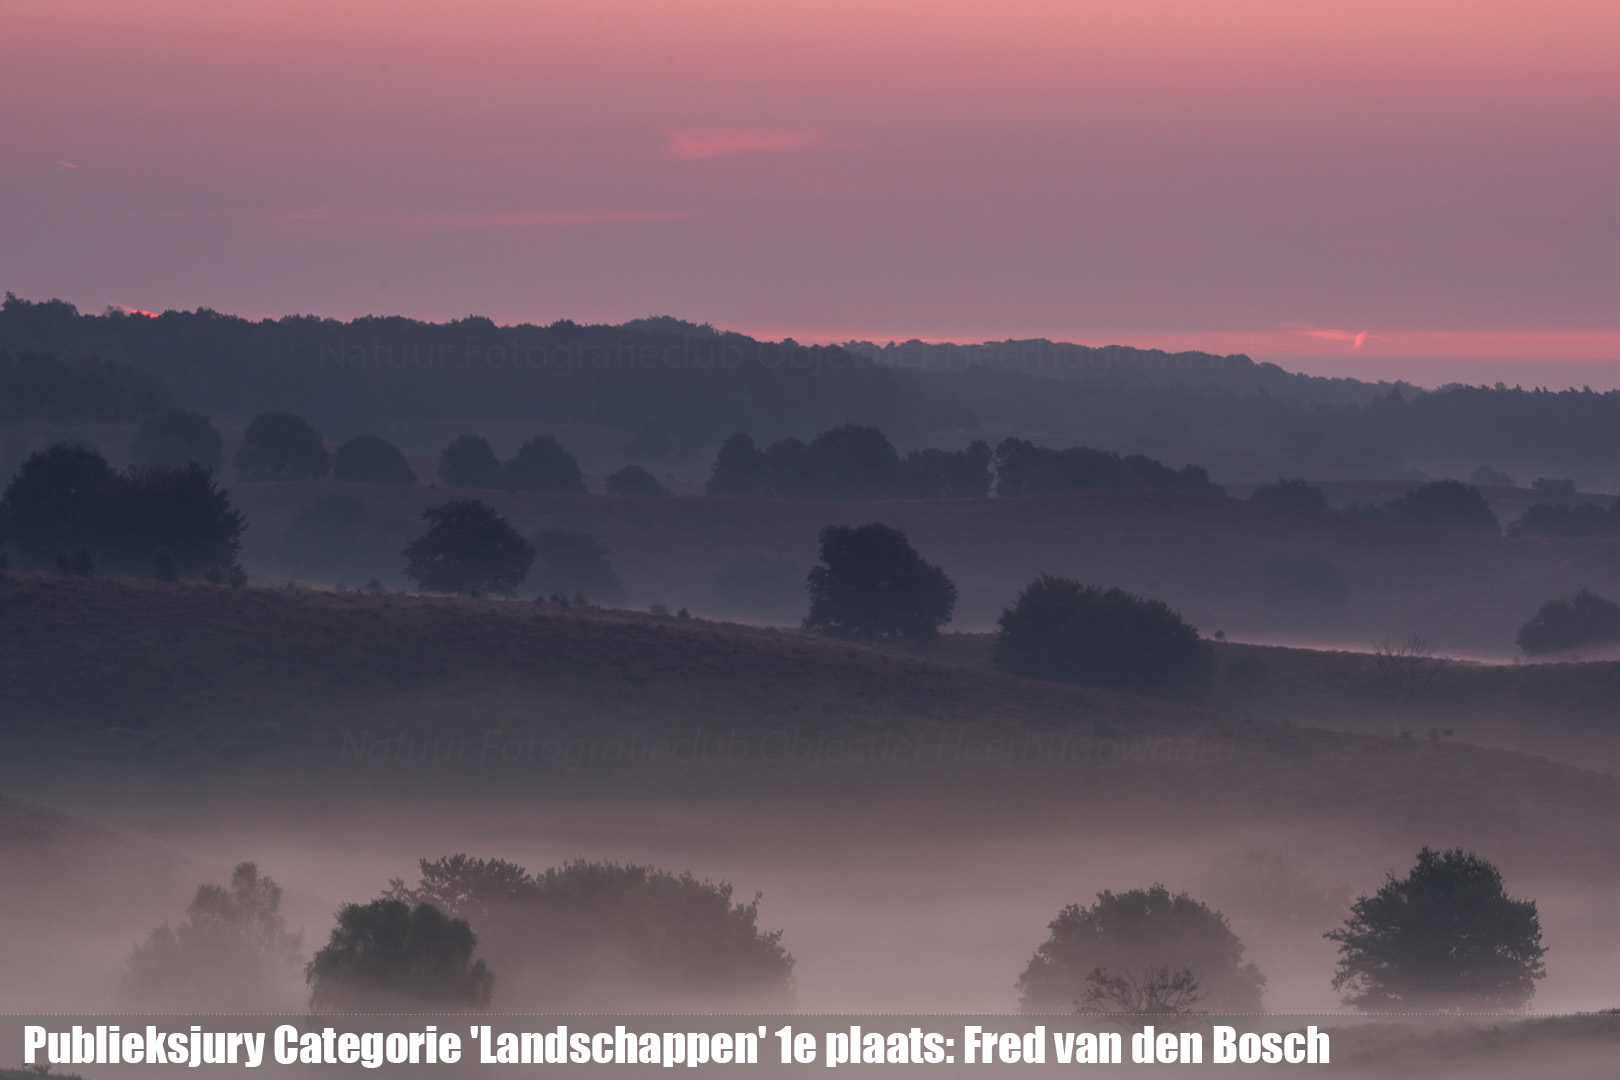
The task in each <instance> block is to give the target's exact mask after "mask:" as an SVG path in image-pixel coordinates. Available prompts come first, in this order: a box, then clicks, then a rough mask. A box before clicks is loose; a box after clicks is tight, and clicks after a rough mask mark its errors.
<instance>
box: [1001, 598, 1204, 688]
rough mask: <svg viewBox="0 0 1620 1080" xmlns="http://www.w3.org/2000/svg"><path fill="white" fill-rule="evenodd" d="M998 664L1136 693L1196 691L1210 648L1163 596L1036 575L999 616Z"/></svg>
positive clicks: (1015, 671)
mask: <svg viewBox="0 0 1620 1080" xmlns="http://www.w3.org/2000/svg"><path fill="white" fill-rule="evenodd" d="M997 626H998V627H999V630H998V631H997V633H996V643H995V651H994V653H993V654H992V658H993V661H994V663H995V665H996V667H997V668H999V669H1000V670H1002V671H1006V672H1010V673H1012V674H1014V675H1027V676H1029V677H1031V678H1036V679H1051V680H1054V681H1057V682H1081V683H1090V684H1093V685H1096V686H1106V687H1110V688H1112V689H1116V690H1126V691H1132V692H1137V693H1161V692H1173V691H1182V690H1194V689H1198V688H1200V687H1202V686H1203V685H1204V683H1205V682H1206V681H1207V679H1208V676H1209V670H1210V657H1209V650H1208V648H1207V647H1206V645H1205V644H1204V642H1203V641H1201V640H1200V639H1199V637H1198V631H1197V630H1196V629H1194V628H1193V627H1191V626H1189V625H1188V624H1187V623H1186V622H1185V621H1184V620H1183V619H1182V618H1181V616H1180V615H1177V614H1176V613H1175V612H1174V611H1173V610H1171V609H1170V607H1169V606H1168V605H1166V604H1165V603H1164V602H1163V601H1160V600H1145V599H1143V598H1141V597H1139V596H1133V595H1131V594H1130V593H1128V592H1126V591H1124V590H1123V589H1103V588H1100V587H1098V586H1095V585H1082V584H1080V583H1079V582H1078V581H1075V580H1074V579H1073V578H1066V577H1059V576H1057V575H1054V574H1041V575H1040V576H1038V577H1037V578H1036V579H1035V580H1034V581H1032V582H1030V583H1029V584H1028V585H1026V586H1024V588H1023V590H1022V591H1021V592H1019V594H1018V598H1017V600H1015V601H1014V603H1013V606H1012V607H1010V608H1008V609H1006V610H1005V611H1003V612H1002V613H1001V618H1000V619H999V620H997Z"/></svg>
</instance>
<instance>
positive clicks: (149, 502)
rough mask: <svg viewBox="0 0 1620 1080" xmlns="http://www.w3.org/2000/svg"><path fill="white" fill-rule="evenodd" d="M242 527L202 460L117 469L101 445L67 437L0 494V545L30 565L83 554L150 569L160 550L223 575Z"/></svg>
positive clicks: (193, 570)
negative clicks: (88, 445) (94, 446)
mask: <svg viewBox="0 0 1620 1080" xmlns="http://www.w3.org/2000/svg"><path fill="white" fill-rule="evenodd" d="M244 528H246V522H245V520H244V519H243V517H242V514H241V513H240V512H239V511H237V510H236V509H234V508H233V507H232V506H231V502H230V498H229V497H228V496H227V495H226V493H225V492H224V491H223V490H221V489H220V488H219V487H218V486H217V485H216V484H215V483H214V479H213V476H212V474H211V473H210V472H209V471H208V470H207V469H206V468H204V467H203V466H201V465H198V464H195V463H193V464H191V465H187V466H186V467H184V468H171V467H168V466H154V467H152V468H138V467H131V468H130V469H129V471H128V472H125V473H115V472H113V470H112V469H111V467H110V466H108V464H107V461H106V459H105V458H103V457H102V456H101V455H100V454H99V453H98V452H96V451H94V450H88V449H85V448H83V447H75V446H68V445H65V444H58V445H56V446H53V447H50V448H49V449H46V450H42V451H40V452H39V453H36V454H34V455H33V456H32V457H30V458H29V459H28V460H27V461H26V462H24V463H23V467H22V468H21V469H20V470H19V471H18V473H17V476H16V477H15V478H14V479H13V480H12V482H11V484H10V485H8V486H7V488H6V492H5V495H4V496H3V497H0V543H4V544H6V545H8V546H10V547H12V548H13V549H14V550H15V551H16V552H17V553H18V555H19V557H20V558H21V559H22V561H23V562H24V563H25V564H28V565H32V566H50V565H52V564H53V563H55V562H57V561H58V560H59V557H69V558H70V559H71V558H76V557H77V555H76V553H81V552H82V553H83V561H85V562H86V564H87V565H88V564H92V563H93V564H99V565H101V566H102V567H104V568H106V569H109V570H114V571H119V572H123V573H131V574H141V575H146V574H149V573H151V572H152V571H153V569H154V561H155V559H156V556H157V552H158V551H159V550H160V549H162V550H164V551H165V552H167V554H168V556H169V559H170V560H171V561H172V563H173V566H174V568H175V570H176V572H177V573H178V574H179V575H180V576H187V577H190V576H196V575H201V574H205V573H207V572H209V571H219V572H221V573H227V572H230V571H233V570H234V569H235V568H236V559H237V553H238V551H239V550H240V547H241V535H242V531H243V529H244Z"/></svg>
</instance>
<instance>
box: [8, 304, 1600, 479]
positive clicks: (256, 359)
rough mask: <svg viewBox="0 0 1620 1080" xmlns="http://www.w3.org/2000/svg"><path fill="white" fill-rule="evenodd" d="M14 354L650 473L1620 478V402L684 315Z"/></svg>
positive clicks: (180, 331) (36, 329)
mask: <svg viewBox="0 0 1620 1080" xmlns="http://www.w3.org/2000/svg"><path fill="white" fill-rule="evenodd" d="M0 352H7V353H10V354H11V355H12V356H20V355H21V354H22V353H24V352H29V353H33V354H36V355H40V356H43V355H55V356H64V357H88V356H91V355H99V356H100V357H102V358H103V359H104V360H106V361H107V362H109V363H111V364H114V365H120V366H123V367H126V368H129V369H131V370H132V372H134V373H140V374H141V375H143V376H145V377H150V378H155V379H157V380H160V382H159V383H158V384H156V385H166V386H167V387H168V388H169V392H170V393H171V394H172V396H173V397H174V398H175V400H176V401H177V402H178V403H179V404H181V405H183V406H185V407H187V408H192V409H197V410H200V411H204V412H211V413H214V414H217V415H222V416H228V417H233V418H246V417H248V416H250V415H252V414H253V413H254V412H255V411H256V410H257V409H259V408H260V403H262V402H266V401H275V402H278V403H282V404H283V405H284V406H285V407H286V408H289V409H291V410H293V411H296V412H298V413H299V414H300V415H303V416H306V417H309V418H311V419H312V420H313V421H314V422H315V423H316V424H317V425H321V426H325V427H328V428H337V429H345V430H356V429H367V428H370V429H376V428H379V427H383V426H385V425H388V424H390V423H395V422H400V421H408V422H424V421H445V420H450V419H465V420H469V421H478V420H491V421H505V420H519V419H521V420H530V421H534V422H537V423H542V424H580V425H589V426H596V427H607V428H616V429H620V430H624V431H628V432H630V433H632V435H633V436H634V438H635V440H636V441H635V443H634V444H633V449H632V455H633V456H636V457H640V458H643V459H645V460H662V458H663V456H665V455H669V456H684V455H686V454H689V453H690V452H692V451H693V450H695V449H697V448H699V447H702V446H711V445H714V444H715V443H716V442H718V441H719V440H721V439H723V438H725V437H726V436H727V435H729V434H731V433H733V432H736V431H751V432H753V433H755V435H756V437H759V438H761V439H762V440H768V441H775V440H777V439H780V438H783V437H787V436H795V435H796V436H799V437H803V436H804V435H805V434H806V433H809V432H814V431H824V430H826V429H827V428H829V427H832V426H834V425H837V424H839V423H843V422H854V423H857V424H862V425H871V426H877V427H881V428H883V429H884V430H885V431H889V432H891V433H893V434H894V435H896V436H897V437H899V438H900V439H902V440H903V441H905V442H908V443H914V442H916V441H918V440H920V439H922V438H924V437H926V434H927V433H928V432H929V431H939V430H945V429H954V430H964V431H971V430H973V429H975V428H981V429H982V428H1002V429H1010V430H1023V431H1040V432H1045V433H1047V434H1048V435H1050V436H1053V437H1065V438H1068V437H1084V438H1088V439H1092V440H1096V441H1102V442H1108V443H1130V442H1132V441H1142V442H1143V445H1144V447H1145V448H1146V447H1148V446H1149V444H1159V445H1165V446H1182V447H1201V448H1208V449H1217V450H1226V451H1244V452H1252V453H1261V454H1267V455H1272V456H1286V457H1291V458H1295V459H1298V460H1304V461H1311V462H1323V463H1342V464H1353V465H1364V466H1380V467H1392V466H1395V465H1398V464H1401V463H1403V462H1406V463H1410V462H1421V461H1430V460H1443V459H1452V460H1455V459H1457V458H1459V457H1463V458H1473V459H1475V460H1499V461H1500V460H1509V461H1518V462H1522V463H1525V464H1526V465H1535V466H1537V467H1541V468H1546V469H1555V470H1557V471H1559V472H1561V473H1565V474H1571V475H1574V474H1599V475H1615V474H1616V473H1617V471H1620V391H1609V392H1605V393H1596V392H1593V391H1591V390H1589V389H1584V388H1583V389H1568V390H1559V391H1549V390H1545V389H1538V388H1530V389H1526V388H1522V387H1509V386H1506V385H1502V384H1498V385H1496V386H1491V387H1485V386H1449V387H1444V388H1441V389H1438V390H1433V391H1419V390H1417V389H1415V388H1412V387H1406V386H1399V385H1395V386H1387V387H1386V386H1379V385H1375V384H1369V383H1357V382H1355V381H1354V380H1342V381H1341V380H1335V381H1334V382H1333V383H1332V385H1330V386H1317V385H1316V384H1315V383H1314V382H1311V381H1310V380H1303V377H1297V376H1296V377H1292V378H1280V380H1279V378H1264V379H1258V380H1256V379H1255V378H1252V377H1251V376H1252V375H1253V374H1254V370H1255V369H1263V368H1265V367H1266V365H1254V364H1253V363H1252V362H1248V359H1247V358H1246V357H1224V358H1215V357H1210V358H1208V359H1210V360H1220V361H1222V365H1221V366H1220V367H1219V370H1220V371H1223V372H1224V371H1228V370H1229V371H1231V372H1234V373H1236V374H1235V375H1234V377H1233V378H1226V379H1213V380H1212V379H1210V378H1209V377H1208V371H1207V370H1206V368H1207V367H1208V365H1203V366H1199V365H1194V367H1193V369H1190V373H1189V374H1187V375H1186V376H1185V377H1184V378H1164V379H1160V378H1158V377H1155V380H1154V381H1151V382H1142V381H1141V380H1140V379H1138V378H1137V377H1136V376H1135V375H1133V374H1132V372H1136V371H1138V370H1146V369H1149V368H1153V366H1154V362H1155V359H1156V356H1155V354H1154V352H1153V350H1130V349H1122V348H1120V347H1114V348H1110V349H1106V350H1100V351H1099V354H1105V355H1106V360H1107V365H1106V367H1107V371H1106V372H1105V373H1103V374H1101V375H1099V376H1097V377H1089V376H1088V377H1087V378H1085V379H1083V380H1075V379H1071V378H1065V377H1054V376H1053V374H1051V373H1042V372H1041V371H1040V369H1039V366H1038V365H1036V366H1035V367H1034V368H1030V369H1028V370H1025V369H1024V366H1022V365H1014V366H1013V367H1012V368H1008V367H1006V366H1002V365H998V364H997V363H995V362H988V363H984V364H979V365H977V366H969V367H966V368H962V369H960V370H915V369H909V368H906V367H903V366H897V364H896V363H891V362H890V360H888V359H885V358H884V357H885V356H886V354H887V350H883V349H865V348H864V347H861V346H857V347H855V348H854V349H853V351H852V350H851V349H846V348H840V347H835V346H801V345H798V344H797V343H795V342H792V341H791V340H784V341H782V342H762V341H758V340H755V339H753V338H749V337H746V336H745V335H741V334H731V333H725V332H722V331H718V330H716V329H715V328H713V327H712V326H708V325H707V324H701V325H700V324H694V323H690V322H683V321H681V320H678V319H671V318H651V319H638V320H632V321H631V322H628V323H624V324H621V325H618V326H606V325H600V326H587V325H581V324H576V323H573V322H570V321H568V320H559V321H557V322H554V323H551V324H549V325H546V326H533V325H520V326H497V325H496V324H495V323H493V322H491V321H490V320H488V319H482V318H467V319H462V320H458V321H455V322H451V323H442V324H435V323H425V322H420V321H417V320H411V319H403V318H365V319H356V320H353V321H351V322H346V323H345V322H339V321H336V320H330V319H319V318H315V317H312V316H287V317H285V318H281V319H274V320H272V319H265V320H260V321H257V322H254V321H250V320H246V319H241V318H237V317H234V316H229V315H223V314H220V313H218V312H214V311H209V310H206V309H199V310H197V311H194V312H165V313H163V314H162V315H159V316H157V317H155V318H149V317H145V316H141V315H131V314H125V313H122V312H118V311H109V312H107V313H104V314H101V315H90V314H83V313H80V312H79V311H78V310H77V309H76V308H74V307H73V305H71V304H68V303H65V302H62V301H47V302H30V301H27V300H22V299H19V298H17V297H15V296H11V295H10V294H8V295H7V297H6V299H5V301H4V303H3V304H0ZM863 353H869V354H870V355H863ZM1159 355H1161V356H1162V354H1159ZM890 359H892V358H890ZM1211 370H1213V369H1211ZM1109 372H1115V373H1116V374H1110V373H1109ZM1283 374H1284V375H1286V373H1283ZM1302 380H1303V381H1302ZM176 388H178V390H177V389H176ZM92 396H93V395H92ZM3 399H4V396H0V400H3ZM19 400H21V399H19ZM87 400H88V399H87ZM142 411H146V410H142ZM125 415H126V416H127V417H128V418H133V416H134V415H136V413H134V412H128V413H126V414H125Z"/></svg>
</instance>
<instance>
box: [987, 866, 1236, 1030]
mask: <svg viewBox="0 0 1620 1080" xmlns="http://www.w3.org/2000/svg"><path fill="white" fill-rule="evenodd" d="M1048 929H1050V930H1051V935H1050V936H1049V937H1048V938H1047V939H1046V941H1045V942H1043V943H1042V944H1041V946H1040V947H1039V948H1038V949H1036V950H1035V955H1034V956H1032V957H1031V958H1030V961H1029V964H1028V965H1027V966H1026V967H1025V968H1024V972H1023V974H1022V975H1020V976H1019V977H1018V1004H1019V1007H1020V1008H1021V1009H1023V1011H1025V1012H1074V1011H1076V1010H1078V1009H1087V1007H1088V1006H1089V1009H1087V1011H1102V1012H1115V1011H1118V1012H1131V1011H1138V1010H1137V1009H1133V1008H1131V1007H1130V1004H1131V1003H1130V1002H1129V998H1130V997H1131V996H1132V995H1130V994H1128V993H1127V994H1124V995H1120V994H1118V993H1117V992H1116V993H1115V994H1112V995H1111V994H1109V992H1108V991H1109V990H1110V989H1111V988H1110V987H1109V986H1108V983H1110V982H1112V983H1114V987H1115V988H1117V987H1118V980H1125V981H1126V982H1127V984H1129V983H1134V984H1135V988H1136V989H1137V990H1138V992H1139V993H1138V995H1137V996H1138V997H1140V996H1141V995H1140V991H1141V990H1147V989H1150V988H1155V987H1156V988H1157V989H1158V990H1160V991H1161V992H1162V991H1165V990H1171V989H1173V987H1172V986H1171V985H1170V984H1171V983H1172V982H1173V981H1174V980H1175V976H1176V975H1177V974H1178V973H1182V972H1185V973H1187V974H1188V975H1189V976H1190V977H1191V979H1192V980H1194V981H1195V982H1196V984H1197V987H1196V990H1197V994H1198V997H1197V1003H1199V1004H1201V1005H1202V1006H1203V1007H1204V1008H1205V1009H1207V1010H1209V1011H1212V1012H1231V1013H1252V1012H1259V1011H1260V999H1261V993H1262V992H1263V990H1264V988H1265V984H1266V979H1265V976H1263V975H1261V974H1260V972H1259V969H1257V968H1256V967H1255V966H1254V965H1253V964H1248V963H1244V961H1243V952H1244V948H1243V942H1242V941H1240V940H1238V937H1237V935H1236V934H1234V933H1232V930H1231V928H1230V927H1229V926H1227V924H1226V918H1225V916H1223V915H1222V914H1221V913H1220V912H1218V911H1212V910H1210V908H1209V907H1208V906H1207V905H1205V904H1203V903H1200V902H1199V901H1197V900H1194V899H1193V898H1192V897H1190V896H1188V895H1187V894H1186V893H1179V894H1177V895H1174V896H1172V895H1171V893H1170V891H1169V890H1168V889H1166V888H1165V887H1164V886H1163V885H1153V886H1151V887H1149V888H1147V889H1132V890H1130V891H1129V892H1123V893H1113V892H1108V891H1106V890H1105V891H1103V892H1100V893H1098V894H1097V900H1096V902H1095V903H1093V904H1092V905H1091V906H1090V907H1084V908H1083V907H1081V906H1079V905H1078V904H1070V905H1069V906H1068V907H1065V908H1064V909H1063V910H1062V911H1060V912H1058V916H1057V918H1056V919H1053V920H1052V922H1051V923H1050V924H1048ZM1099 992H1100V993H1099ZM1121 997H1124V998H1125V999H1126V1000H1124V1001H1122V1000H1120V998H1121ZM1088 998H1089V1000H1088ZM1135 1004H1137V1005H1141V1004H1144V1003H1143V1002H1141V1001H1140V1000H1139V1001H1137V1002H1136V1003H1135ZM1164 1011H1185V1010H1184V1009H1168V1008H1167V1009H1165V1010H1164Z"/></svg>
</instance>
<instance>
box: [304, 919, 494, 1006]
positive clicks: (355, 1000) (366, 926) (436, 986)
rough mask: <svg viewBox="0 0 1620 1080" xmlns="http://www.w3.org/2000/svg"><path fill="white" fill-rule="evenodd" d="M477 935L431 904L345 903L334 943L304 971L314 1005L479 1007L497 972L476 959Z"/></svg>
mask: <svg viewBox="0 0 1620 1080" xmlns="http://www.w3.org/2000/svg"><path fill="white" fill-rule="evenodd" d="M477 946H478V938H477V936H476V935H475V934H474V933H473V931H472V927H471V926H470V925H468V923H467V921H466V920H465V919H456V918H451V917H449V916H447V915H445V914H444V913H443V912H442V911H440V910H439V909H438V908H436V907H434V906H433V905H431V904H425V903H418V904H415V905H410V904H406V903H404V902H402V901H400V900H373V901H372V902H371V903H369V904H345V905H343V907H342V908H341V909H339V911H338V916H337V926H336V927H335V928H333V930H332V937H331V940H330V941H328V942H327V944H326V946H325V947H324V948H322V949H321V950H320V951H319V952H317V953H316V954H315V958H314V959H313V960H311V961H310V962H309V965H308V966H307V967H306V968H305V970H304V975H305V978H306V980H307V981H308V982H309V986H310V995H309V1004H310V1008H312V1009H316V1010H322V1011H335V1012H345V1011H362V1012H379V1011H393V1010H399V1011H410V1012H417V1011H427V1010H440V1009H452V1010H458V1011H477V1010H482V1009H486V1008H488V1007H489V1001H490V996H491V995H492V994H493V992H494V989H495V976H494V975H492V974H491V973H490V972H489V970H488V969H487V968H486V967H485V966H484V962H483V961H482V960H474V959H473V951H474V949H476V948H477Z"/></svg>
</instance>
